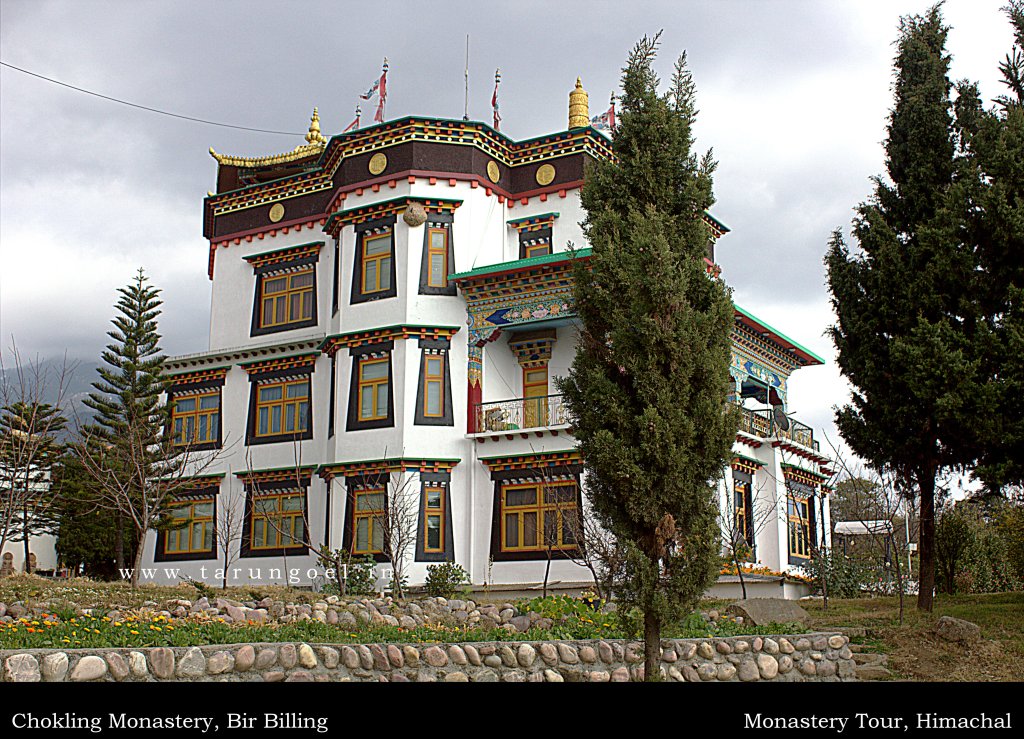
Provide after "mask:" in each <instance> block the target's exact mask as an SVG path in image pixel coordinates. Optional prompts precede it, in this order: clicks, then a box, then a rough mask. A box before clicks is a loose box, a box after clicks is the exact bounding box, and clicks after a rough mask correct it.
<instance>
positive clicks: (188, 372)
mask: <svg viewBox="0 0 1024 739" xmlns="http://www.w3.org/2000/svg"><path fill="white" fill-rule="evenodd" d="M232 367H234V365H233V364H224V365H221V366H220V367H202V368H200V369H190V370H182V371H181V372H165V373H164V378H165V379H168V380H171V379H174V378H175V377H181V376H182V375H194V374H196V373H197V372H215V371H216V370H227V371H230V370H231V368H232Z"/></svg>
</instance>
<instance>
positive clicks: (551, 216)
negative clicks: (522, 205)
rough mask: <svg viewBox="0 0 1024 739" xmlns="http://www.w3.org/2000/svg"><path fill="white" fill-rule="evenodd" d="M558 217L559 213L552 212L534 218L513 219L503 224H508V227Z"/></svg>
mask: <svg viewBox="0 0 1024 739" xmlns="http://www.w3.org/2000/svg"><path fill="white" fill-rule="evenodd" d="M560 215H561V213H556V212H554V211H552V212H551V213H541V214H539V215H535V216H526V217H525V218H513V219H512V220H511V221H505V223H506V224H508V225H509V226H515V225H516V224H519V223H526V222H527V221H540V220H546V219H547V218H552V219H554V218H558V217H559V216H560Z"/></svg>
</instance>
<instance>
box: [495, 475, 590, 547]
mask: <svg viewBox="0 0 1024 739" xmlns="http://www.w3.org/2000/svg"><path fill="white" fill-rule="evenodd" d="M577 498H578V494H577V486H576V483H575V482H563V481H557V482H549V481H542V482H533V483H516V484H510V485H505V486H503V487H502V490H501V551H503V552H530V551H535V552H541V551H545V550H548V549H551V550H567V549H576V547H577V541H576V531H577V530H578V523H579V518H578V517H579V508H578V506H577Z"/></svg>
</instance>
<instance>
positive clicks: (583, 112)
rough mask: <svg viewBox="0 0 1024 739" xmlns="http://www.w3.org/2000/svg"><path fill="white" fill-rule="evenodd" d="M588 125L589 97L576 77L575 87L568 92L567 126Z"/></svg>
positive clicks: (583, 126)
mask: <svg viewBox="0 0 1024 739" xmlns="http://www.w3.org/2000/svg"><path fill="white" fill-rule="evenodd" d="M589 125H590V99H589V96H588V95H587V91H586V90H584V89H583V83H582V82H580V78H579V77H577V78H576V89H575V90H573V91H572V92H570V93H569V128H586V127H587V126H589Z"/></svg>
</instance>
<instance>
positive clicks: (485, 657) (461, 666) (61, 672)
mask: <svg viewBox="0 0 1024 739" xmlns="http://www.w3.org/2000/svg"><path fill="white" fill-rule="evenodd" d="M847 642H848V639H847V637H846V636H843V635H841V634H833V633H814V634H800V635H790V636H770V637H769V636H765V637H761V636H738V637H731V638H723V639H674V640H664V641H662V657H661V669H662V672H663V674H664V676H665V679H667V680H670V681H678V682H712V681H722V682H736V681H741V682H757V681H774V682H803V681H839V680H842V681H852V680H855V679H856V677H855V673H854V662H853V658H852V657H853V655H852V653H851V652H850V649H849V646H848V643H847ZM0 663H2V664H3V681H4V682H40V681H43V682H87V681H107V682H115V681H116V682H158V681H166V680H170V681H176V680H183V681H199V680H206V681H215V682H280V681H285V682H311V681H315V682H442V681H443V682H499V681H500V682H630V681H638V680H642V679H643V643H642V642H636V641H617V640H608V641H585V640H581V641H547V642H515V641H509V642H477V643H465V644H431V645H424V644H353V645H327V644H319V645H310V644H288V643H281V644H231V645H223V644H221V645H209V646H203V647H174V648H169V647H146V648H139V649H120V648H112V649H81V650H70V649H69V650H63V651H60V650H53V649H30V650H17V651H11V650H0Z"/></svg>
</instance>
